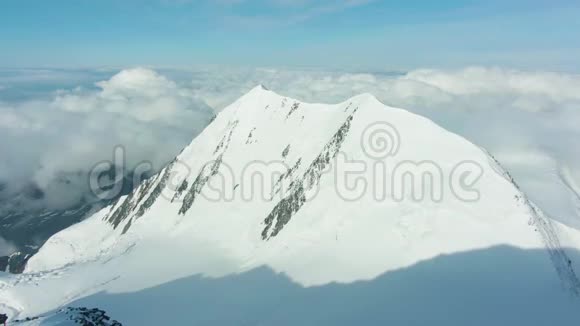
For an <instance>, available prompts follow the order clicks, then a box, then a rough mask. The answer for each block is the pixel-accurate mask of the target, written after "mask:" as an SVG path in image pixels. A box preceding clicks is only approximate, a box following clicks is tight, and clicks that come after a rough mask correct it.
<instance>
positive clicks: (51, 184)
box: [0, 68, 213, 208]
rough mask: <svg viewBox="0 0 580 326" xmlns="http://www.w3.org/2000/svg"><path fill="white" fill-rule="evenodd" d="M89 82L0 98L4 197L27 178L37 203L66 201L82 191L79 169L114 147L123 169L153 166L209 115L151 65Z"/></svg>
mask: <svg viewBox="0 0 580 326" xmlns="http://www.w3.org/2000/svg"><path fill="white" fill-rule="evenodd" d="M96 86H97V89H96V90H95V89H94V87H93V89H84V88H82V87H78V88H75V89H72V90H60V91H57V92H56V93H55V94H54V96H53V98H52V99H50V100H34V99H30V100H27V101H22V102H17V103H10V104H7V103H5V104H2V103H0V138H1V139H3V141H2V143H1V144H0V151H1V152H2V153H3V154H4V155H3V157H2V159H0V181H4V182H5V183H6V184H7V185H6V186H5V188H6V189H4V191H3V192H4V193H5V194H4V196H7V195H8V194H7V193H10V192H14V191H18V190H20V189H19V187H15V186H16V185H23V184H30V183H32V184H33V185H34V187H38V188H39V189H40V190H42V192H43V195H42V196H45V198H43V199H45V200H44V203H45V204H47V205H49V206H50V207H55V208H59V207H66V206H67V205H69V204H70V203H76V202H78V200H79V199H80V198H82V197H83V196H85V195H86V194H85V192H86V191H87V188H88V181H87V180H88V178H87V177H86V172H87V171H88V170H89V169H90V168H91V167H92V166H94V165H95V164H97V163H99V162H101V161H113V153H114V148H115V147H116V146H122V147H123V148H124V149H125V155H126V160H125V162H124V163H123V164H124V165H125V166H124V167H123V168H125V169H126V170H128V171H130V170H131V169H132V167H134V166H135V165H136V164H139V163H140V162H143V161H149V162H151V164H152V165H153V167H154V168H156V169H159V168H161V167H162V166H163V165H164V164H165V163H166V162H168V161H169V160H171V159H172V157H173V156H174V155H175V154H176V153H177V152H178V151H179V150H180V149H181V148H183V147H184V146H185V145H187V144H188V143H189V142H190V141H191V139H192V138H193V137H194V136H195V135H197V134H198V133H199V132H200V131H201V130H202V129H203V128H204V127H205V126H206V124H207V123H208V122H209V120H210V119H211V117H212V116H213V110H212V109H211V108H210V107H209V106H207V105H206V104H205V103H204V102H203V101H201V100H199V99H197V98H196V97H195V96H193V94H192V93H191V91H190V90H187V89H183V88H181V87H179V86H178V85H177V84H175V83H174V82H173V81H171V80H169V79H167V78H165V77H163V76H161V75H159V74H158V73H156V72H154V71H152V70H148V69H141V68H137V69H130V70H123V71H121V72H119V73H118V74H116V75H114V76H113V77H111V78H110V79H109V80H105V81H101V82H98V83H97V84H96ZM0 194H1V193H0ZM39 196H40V195H39Z"/></svg>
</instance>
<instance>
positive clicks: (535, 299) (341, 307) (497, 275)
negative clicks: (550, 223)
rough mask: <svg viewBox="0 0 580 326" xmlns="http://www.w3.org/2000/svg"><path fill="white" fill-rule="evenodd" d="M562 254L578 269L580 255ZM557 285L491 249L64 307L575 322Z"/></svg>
mask: <svg viewBox="0 0 580 326" xmlns="http://www.w3.org/2000/svg"><path fill="white" fill-rule="evenodd" d="M569 254H570V258H571V260H572V262H571V263H572V264H575V265H576V266H580V252H578V251H572V250H570V251H569ZM563 284H564V282H562V281H561V280H560V279H559V278H558V274H557V273H556V271H555V270H554V268H553V266H552V265H551V263H550V259H549V256H548V254H547V253H546V251H545V250H522V249H517V248H513V247H507V246H498V247H493V248H490V249H482V250H476V251H470V252H464V253H457V254H452V255H444V256H439V257H436V258H434V259H431V260H427V261H423V262H419V263H417V264H415V265H413V266H410V267H407V268H402V269H399V270H395V271H390V272H387V273H385V274H383V275H381V276H379V277H377V278H375V279H373V280H369V281H358V282H354V283H350V284H336V283H331V284H328V285H324V286H316V287H302V286H301V285H299V284H297V283H295V282H292V281H291V280H290V279H289V278H288V277H286V276H285V275H283V274H277V273H275V272H274V271H272V270H271V269H269V268H266V267H261V268H258V269H255V270H252V271H249V272H246V273H242V274H237V275H230V276H227V277H223V278H207V277H203V276H191V277H187V278H184V279H180V280H176V281H173V282H170V283H166V284H163V285H160V286H157V287H153V288H150V289H145V290H142V291H138V292H134V293H122V294H109V293H98V294H95V295H92V296H90V297H87V298H83V299H81V300H78V301H76V302H73V303H72V304H71V305H72V306H88V307H99V308H101V309H104V310H106V311H107V312H108V313H110V315H112V316H114V317H115V318H116V319H117V320H119V321H120V322H122V323H123V324H124V325H429V326H433V325H442V326H450V325H481V326H489V325H494V326H500V325H510V326H513V325H528V326H529V325H580V298H578V297H577V296H575V295H573V294H572V292H571V291H569V289H566V288H565V287H564V285H563Z"/></svg>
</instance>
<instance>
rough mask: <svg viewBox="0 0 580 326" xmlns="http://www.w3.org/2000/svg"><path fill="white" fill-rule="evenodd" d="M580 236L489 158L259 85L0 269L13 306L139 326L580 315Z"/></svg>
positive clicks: (352, 104)
mask: <svg viewBox="0 0 580 326" xmlns="http://www.w3.org/2000/svg"><path fill="white" fill-rule="evenodd" d="M578 250H580V231H578V230H576V229H572V228H569V227H566V226H564V225H562V224H560V223H557V222H555V221H553V220H551V219H550V218H549V217H548V216H545V214H543V213H542V212H541V211H540V210H539V209H538V208H537V207H536V206H535V205H534V204H533V203H531V202H530V201H529V200H528V199H527V197H526V195H525V194H524V193H522V192H521V191H520V190H519V188H518V186H517V185H516V184H515V182H514V181H513V179H512V178H511V177H510V175H509V173H508V172H507V171H505V170H504V169H503V168H502V167H501V166H500V165H499V164H498V163H497V161H496V160H494V158H493V157H492V156H491V155H489V154H488V153H487V152H486V151H484V150H482V149H481V148H479V147H477V146H475V145H474V144H472V143H470V142H469V141H467V140H465V139H463V138H461V137H459V136H457V135H455V134H452V133H450V132H448V131H446V130H444V129H442V128H441V127H439V126H437V125H436V124H434V123H433V122H431V121H430V120H428V119H425V118H423V117H421V116H417V115H415V114H412V113H410V112H407V111H405V110H401V109H396V108H391V107H387V106H385V105H383V104H382V103H380V102H379V101H378V100H376V99H375V98H374V97H373V96H371V95H366V94H365V95H360V96H356V97H354V98H352V99H350V100H347V101H345V102H343V103H339V104H335V105H325V104H308V103H302V102H300V101H297V100H294V99H290V98H286V97H283V96H280V95H277V94H275V93H274V92H271V91H269V90H267V89H265V88H264V87H262V86H259V87H256V88H255V89H253V90H252V91H250V92H249V93H248V94H246V95H244V96H243V97H242V98H240V99H239V100H237V101H236V102H235V103H233V104H232V105H230V106H229V107H227V108H226V109H224V110H223V111H222V112H221V113H220V114H219V115H218V116H217V118H216V119H215V120H214V121H213V122H212V123H211V124H210V125H209V126H208V127H207V128H206V129H205V130H204V132H203V133H202V134H200V135H199V136H198V137H196V138H195V139H194V140H193V142H192V143H191V144H190V145H189V146H188V147H186V148H185V149H184V150H183V151H182V153H181V154H179V155H178V156H177V158H176V159H175V160H174V161H173V162H172V163H170V164H169V165H168V166H167V167H166V168H165V169H163V170H162V171H161V172H160V173H159V174H158V175H156V176H155V177H152V178H150V179H148V180H146V181H145V182H144V183H142V184H141V186H140V187H138V188H137V189H135V190H134V191H133V192H132V193H131V194H129V195H128V196H124V197H122V198H121V199H119V200H118V201H117V202H116V203H115V204H114V205H112V206H110V207H107V208H105V209H103V210H101V211H100V212H98V213H96V214H95V215H93V216H92V217H90V218H88V219H86V220H84V221H83V222H81V223H79V224H76V225H74V226H72V227H70V228H67V229H66V230H64V231H62V232H60V233H58V234H56V235H55V236H53V237H51V238H50V239H49V240H48V241H47V242H46V244H45V245H44V246H43V247H42V248H41V249H40V251H39V252H38V254H36V255H35V256H33V257H32V258H31V259H30V260H29V262H28V265H27V267H26V270H25V273H24V274H22V275H19V276H10V275H4V276H0V282H1V283H0V311H2V310H4V311H7V312H8V313H9V315H10V316H13V318H19V319H22V318H23V317H26V316H38V315H42V314H45V313H47V312H50V311H52V310H55V309H59V308H60V307H62V306H65V305H71V304H73V305H74V306H79V305H82V306H91V307H100V308H103V309H105V310H106V311H108V312H111V313H112V315H113V316H115V318H118V319H119V321H120V322H122V323H123V324H127V325H138V324H151V325H154V324H159V323H164V324H168V325H245V324H251V325H272V324H288V325H296V324H300V325H307V324H312V325H320V324H333V325H335V324H344V325H351V324H381V325H383V324H385V323H388V322H391V323H395V324H409V325H410V324H417V325H423V324H446V325H449V324H472V325H489V324H491V323H494V324H500V325H501V324H510V323H512V324H514V323H515V324H521V323H527V324H538V325H542V324H546V323H577V322H579V321H580V309H579V308H580V299H578V295H579V294H580V282H579V280H578V278H577V275H576V273H575V268H580V252H579V251H578Z"/></svg>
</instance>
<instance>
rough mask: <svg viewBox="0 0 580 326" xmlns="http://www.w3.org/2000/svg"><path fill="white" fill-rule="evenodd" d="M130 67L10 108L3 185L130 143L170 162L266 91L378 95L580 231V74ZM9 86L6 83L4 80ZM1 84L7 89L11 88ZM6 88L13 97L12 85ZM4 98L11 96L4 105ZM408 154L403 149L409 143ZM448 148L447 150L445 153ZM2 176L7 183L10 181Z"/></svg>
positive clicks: (337, 97)
mask: <svg viewBox="0 0 580 326" xmlns="http://www.w3.org/2000/svg"><path fill="white" fill-rule="evenodd" d="M160 71H161V73H162V74H163V75H166V76H169V78H170V79H171V80H170V79H169V78H166V77H163V76H161V75H160V74H158V73H156V72H154V71H151V70H147V69H132V70H125V71H122V72H120V73H119V74H117V75H115V76H114V77H112V78H111V79H109V80H105V81H103V82H99V83H97V86H98V89H97V90H83V89H74V90H68V91H61V92H59V93H57V94H56V95H54V96H53V98H52V99H51V100H50V101H34V100H29V101H26V102H21V103H18V104H13V105H8V106H7V105H3V106H2V105H1V104H0V137H2V139H7V140H8V142H2V144H1V145H0V146H1V147H2V148H1V150H2V152H3V153H8V155H7V156H6V158H3V159H1V160H0V171H2V172H0V173H4V178H7V177H15V176H32V177H33V180H34V181H35V182H37V183H38V184H40V185H46V184H49V183H50V181H49V180H51V178H54V176H55V175H56V174H57V171H59V170H64V171H74V170H75V169H84V168H86V167H87V166H90V165H91V164H94V162H98V161H99V160H102V159H104V158H110V156H111V155H112V154H111V153H112V147H113V146H114V145H116V144H123V145H125V146H126V148H127V149H128V155H129V156H130V159H129V161H130V162H133V163H134V162H137V161H139V160H151V161H153V162H154V163H155V164H156V165H160V164H162V163H163V162H166V161H168V160H170V159H171V158H172V157H173V155H175V154H176V153H177V152H178V151H179V149H180V148H181V147H183V146H184V145H186V144H187V143H188V142H189V141H190V140H191V138H192V137H193V136H194V135H195V134H196V133H198V132H199V130H200V129H201V128H202V127H203V126H204V125H205V123H206V122H207V120H208V119H209V117H210V116H211V113H212V112H211V109H210V108H209V107H211V108H213V109H214V110H216V111H219V110H221V109H222V108H223V107H225V106H226V105H227V104H229V103H231V102H233V101H234V100H235V99H237V98H238V97H239V96H241V95H243V94H244V93H245V92H247V91H248V90H250V89H251V88H252V87H254V86H255V85H257V84H264V85H266V86H267V87H268V88H270V89H272V90H274V91H276V92H278V93H280V94H284V95H287V96H290V97H295V98H298V99H300V100H304V101H309V102H340V101H344V100H346V99H347V98H349V97H351V96H354V95H357V94H360V93H365V92H366V93H372V94H374V95H375V96H377V97H378V98H379V99H380V100H381V101H382V102H384V103H385V104H388V105H391V106H396V107H401V108H405V109H408V110H410V111H413V112H416V113H419V114H422V115H425V116H427V117H429V118H431V119H433V120H434V121H436V122H437V123H439V124H440V125H442V126H444V127H445V128H447V129H449V130H451V131H454V132H456V133H459V134H461V135H463V136H465V137H466V138H468V139H470V140H471V141H473V142H474V143H476V144H478V145H481V146H483V147H485V148H487V149H488V150H489V151H490V152H491V153H492V154H494V155H495V156H496V157H497V158H498V159H499V160H500V162H502V163H503V164H504V165H505V166H506V167H507V168H508V170H510V171H511V172H512V174H513V175H514V176H515V178H516V180H517V181H518V182H519V183H520V184H521V186H522V187H523V189H524V190H525V191H526V192H527V193H528V194H530V196H531V197H532V199H533V200H534V201H535V202H536V203H538V204H539V205H540V206H541V207H542V208H543V209H544V210H545V211H547V212H548V213H550V214H551V215H552V216H554V217H555V218H557V219H559V220H561V221H565V222H567V223H568V224H572V225H575V226H580V220H579V218H578V216H580V208H579V207H580V198H579V197H578V196H579V195H578V193H579V192H580V191H579V186H578V185H580V151H579V149H578V148H579V147H578V144H577V143H578V139H580V128H578V126H580V93H579V92H578V90H579V89H580V76H579V75H573V74H562V73H551V72H522V71H515V70H507V69H499V68H466V69H461V70H455V71H441V70H416V71H411V72H409V73H405V74H399V73H382V72H381V73H351V72H338V71H330V72H329V71H319V70H291V69H241V68H240V69H232V68H228V69H223V68H196V69H191V70H160ZM0 81H1V79H0ZM0 84H1V83H0ZM4 86H5V87H8V88H6V89H5V90H3V91H0V96H2V94H3V93H2V92H4V93H6V92H7V91H8V90H9V89H10V88H9V87H10V85H4ZM0 98H1V97H0ZM402 146H404V143H403V144H402ZM442 150H444V149H442ZM0 177H2V176H1V175H0Z"/></svg>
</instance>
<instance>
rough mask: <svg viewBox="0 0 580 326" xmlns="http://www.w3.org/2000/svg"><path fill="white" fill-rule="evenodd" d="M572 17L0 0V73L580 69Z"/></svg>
mask: <svg viewBox="0 0 580 326" xmlns="http://www.w3.org/2000/svg"><path fill="white" fill-rule="evenodd" d="M578 17H580V1H577V0H575V1H566V0H553V1H547V0H525V1H524V0H510V1H499V0H489V1H470V0H440V1H417V0H409V1H380V0H374V1H373V0H318V1H315V0H140V1H139V0H54V1H45V0H0V66H1V67H39V66H51V67H54V66H57V67H93V66H127V65H131V66H133V65H152V66H189V65H203V64H220V65H223V64H227V65H248V66H306V67H325V68H331V67H332V68H344V69H350V68H365V69H377V70H405V69H413V68H418V67H437V68H447V67H456V66H465V65H498V66H509V67H515V68H525V69H550V70H565V71H570V70H574V71H578V70H580V62H578V60H577V58H578V57H580V19H578Z"/></svg>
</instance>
